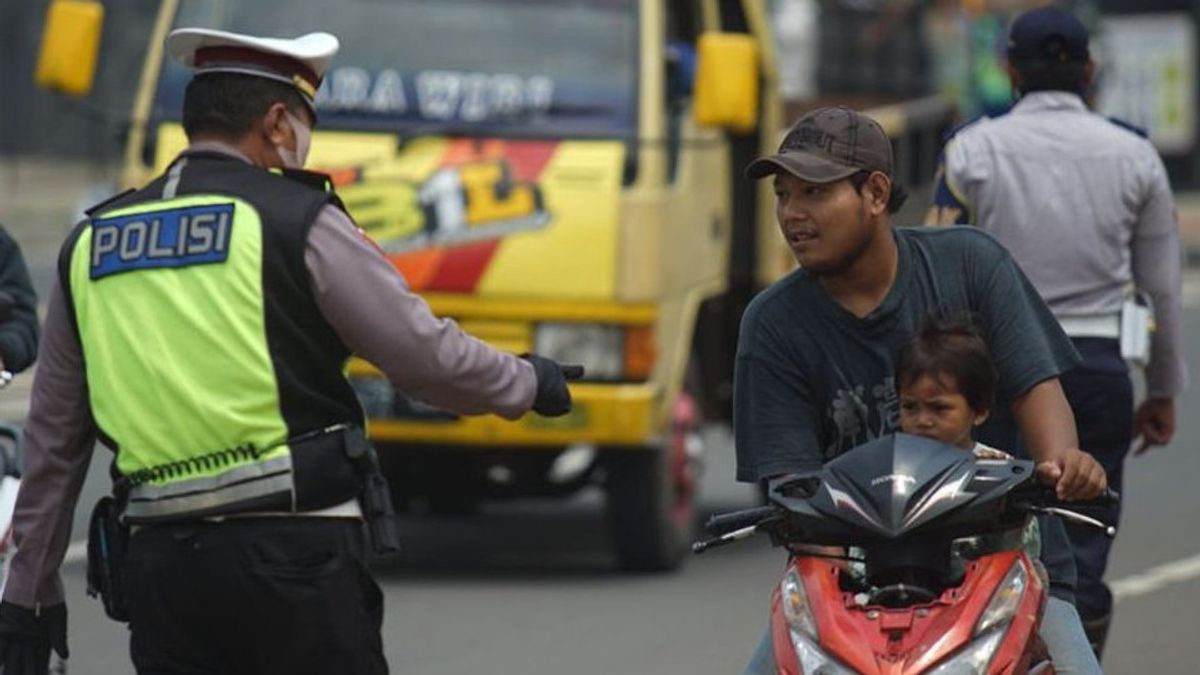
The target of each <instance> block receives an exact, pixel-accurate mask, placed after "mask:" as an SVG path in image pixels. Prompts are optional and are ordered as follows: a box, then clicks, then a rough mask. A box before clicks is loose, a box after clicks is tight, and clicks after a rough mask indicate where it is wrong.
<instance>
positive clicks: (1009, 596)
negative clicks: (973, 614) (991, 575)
mask: <svg viewBox="0 0 1200 675" xmlns="http://www.w3.org/2000/svg"><path fill="white" fill-rule="evenodd" d="M1028 586H1029V572H1028V571H1027V570H1026V569H1025V565H1024V564H1022V563H1021V561H1020V560H1019V559H1018V560H1017V561H1016V562H1014V563H1013V566H1012V568H1011V569H1009V570H1008V574H1006V575H1005V576H1004V581H1001V582H1000V585H999V586H997V587H996V591H995V592H994V593H992V599H991V600H990V601H989V602H988V605H987V608H986V609H984V610H983V614H981V615H980V616H979V624H978V625H976V627H975V635H982V634H984V633H986V632H988V631H989V630H991V629H993V628H996V627H997V626H1003V625H1005V624H1007V623H1008V622H1009V621H1011V620H1012V618H1013V616H1015V615H1016V613H1017V606H1018V605H1020V604H1021V596H1023V595H1025V589H1026V587H1028Z"/></svg>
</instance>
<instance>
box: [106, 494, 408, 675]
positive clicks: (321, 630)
mask: <svg viewBox="0 0 1200 675" xmlns="http://www.w3.org/2000/svg"><path fill="white" fill-rule="evenodd" d="M123 575H124V580H125V584H126V588H127V589H128V595H129V616H130V621H129V628H130V633H131V636H130V652H131V654H132V657H133V664H134V666H135V667H136V668H137V672H138V673H139V675H218V674H220V675H239V674H245V675H251V674H254V675H264V674H270V673H280V674H281V675H282V674H284V673H287V674H288V675H300V674H306V673H311V674H312V675H317V674H320V675H328V674H329V673H345V674H347V675H377V674H382V673H387V662H386V661H385V660H384V656H383V642H382V638H381V635H380V629H381V628H382V625H383V595H382V593H381V592H380V590H379V586H378V585H377V584H376V583H375V581H374V580H373V579H372V578H371V576H370V573H369V572H368V571H367V568H366V565H365V547H364V540H363V533H362V526H361V524H360V523H358V522H356V521H354V520H349V519H342V518H287V517H281V518H254V519H231V520H227V521H224V522H220V523H209V522H204V523H192V524H172V525H155V526H149V527H145V528H142V529H139V530H138V531H137V532H136V533H134V535H133V537H132V539H131V541H130V547H129V553H128V557H127V559H126V565H125V568H124V570H123Z"/></svg>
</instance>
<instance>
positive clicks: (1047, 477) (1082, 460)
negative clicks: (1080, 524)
mask: <svg viewBox="0 0 1200 675" xmlns="http://www.w3.org/2000/svg"><path fill="white" fill-rule="evenodd" d="M1037 472H1038V478H1039V479H1040V480H1041V481H1042V482H1043V483H1045V484H1046V485H1052V486H1054V492H1055V494H1057V495H1058V498H1059V499H1061V500H1063V501H1065V502H1069V501H1077V500H1081V499H1095V498H1096V497H1099V496H1100V495H1102V494H1104V491H1105V490H1106V489H1107V488H1108V476H1107V475H1106V474H1105V473H1104V467H1102V466H1100V463H1099V462H1097V461H1096V459H1095V458H1094V457H1092V456H1091V455H1089V454H1088V453H1086V452H1084V451H1082V450H1080V449H1079V448H1068V449H1067V450H1065V451H1063V453H1062V454H1061V455H1060V456H1059V457H1058V458H1057V459H1055V460H1053V461H1049V462H1041V463H1040V464H1038V466H1037Z"/></svg>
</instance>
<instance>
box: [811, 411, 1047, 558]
mask: <svg viewBox="0 0 1200 675" xmlns="http://www.w3.org/2000/svg"><path fill="white" fill-rule="evenodd" d="M1027 464H1028V463H1027V462H1021V461H1009V460H978V461H976V459H975V457H974V455H973V454H972V453H971V452H970V451H968V450H964V449H962V448H959V447H956V446H952V445H947V444H944V443H939V442H937V441H933V440H930V439H927V438H921V437H919V436H910V435H908V434H903V433H898V434H894V435H888V436H883V437H880V438H877V439H875V440H873V441H870V442H868V443H864V444H863V445H860V446H858V447H856V448H854V449H853V450H851V451H849V452H847V453H846V454H844V455H842V456H840V457H838V458H837V459H835V460H833V461H832V462H830V463H829V464H827V465H826V466H825V468H824V469H823V470H822V471H821V488H820V490H819V491H818V492H817V493H816V494H815V495H814V496H813V497H812V498H811V499H810V500H809V503H810V504H811V505H812V506H813V507H814V508H815V509H816V510H818V511H820V512H822V513H824V514H825V515H827V516H832V517H834V518H836V519H838V520H840V521H841V522H844V523H847V524H849V525H851V526H852V527H854V528H856V529H859V530H865V531H866V532H868V533H870V534H872V535H874V536H880V535H882V536H883V537H886V538H889V539H894V538H898V537H901V536H904V535H907V534H909V533H911V532H913V531H914V530H917V529H920V528H926V527H932V526H936V525H937V524H938V523H946V522H947V521H949V520H950V519H951V518H955V519H956V520H959V521H961V520H964V519H966V518H967V517H968V516H969V514H968V513H966V511H967V509H968V508H969V505H976V504H979V505H982V504H995V503H996V499H995V498H997V497H1000V496H1003V495H1004V494H1005V493H1007V492H1008V491H1009V490H1010V489H1011V487H1012V486H1013V485H1014V484H1016V483H1017V482H1023V481H1024V480H1026V479H1027V477H1028V476H1027V472H1028V467H1027V466H1026V465H1027Z"/></svg>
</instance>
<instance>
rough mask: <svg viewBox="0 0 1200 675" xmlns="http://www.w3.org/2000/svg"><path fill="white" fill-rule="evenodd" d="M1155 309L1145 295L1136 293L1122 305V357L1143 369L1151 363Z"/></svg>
mask: <svg viewBox="0 0 1200 675" xmlns="http://www.w3.org/2000/svg"><path fill="white" fill-rule="evenodd" d="M1152 332H1154V309H1153V308H1152V307H1151V306H1150V301H1149V299H1148V298H1147V297H1146V295H1145V294H1144V293H1134V294H1133V295H1131V296H1129V298H1127V299H1126V300H1125V302H1124V304H1122V305H1121V357H1122V358H1124V359H1125V360H1126V361H1128V362H1130V363H1132V364H1133V365H1135V366H1137V367H1139V368H1143V367H1145V365H1146V364H1147V363H1149V362H1150V334H1151V333H1152Z"/></svg>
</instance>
